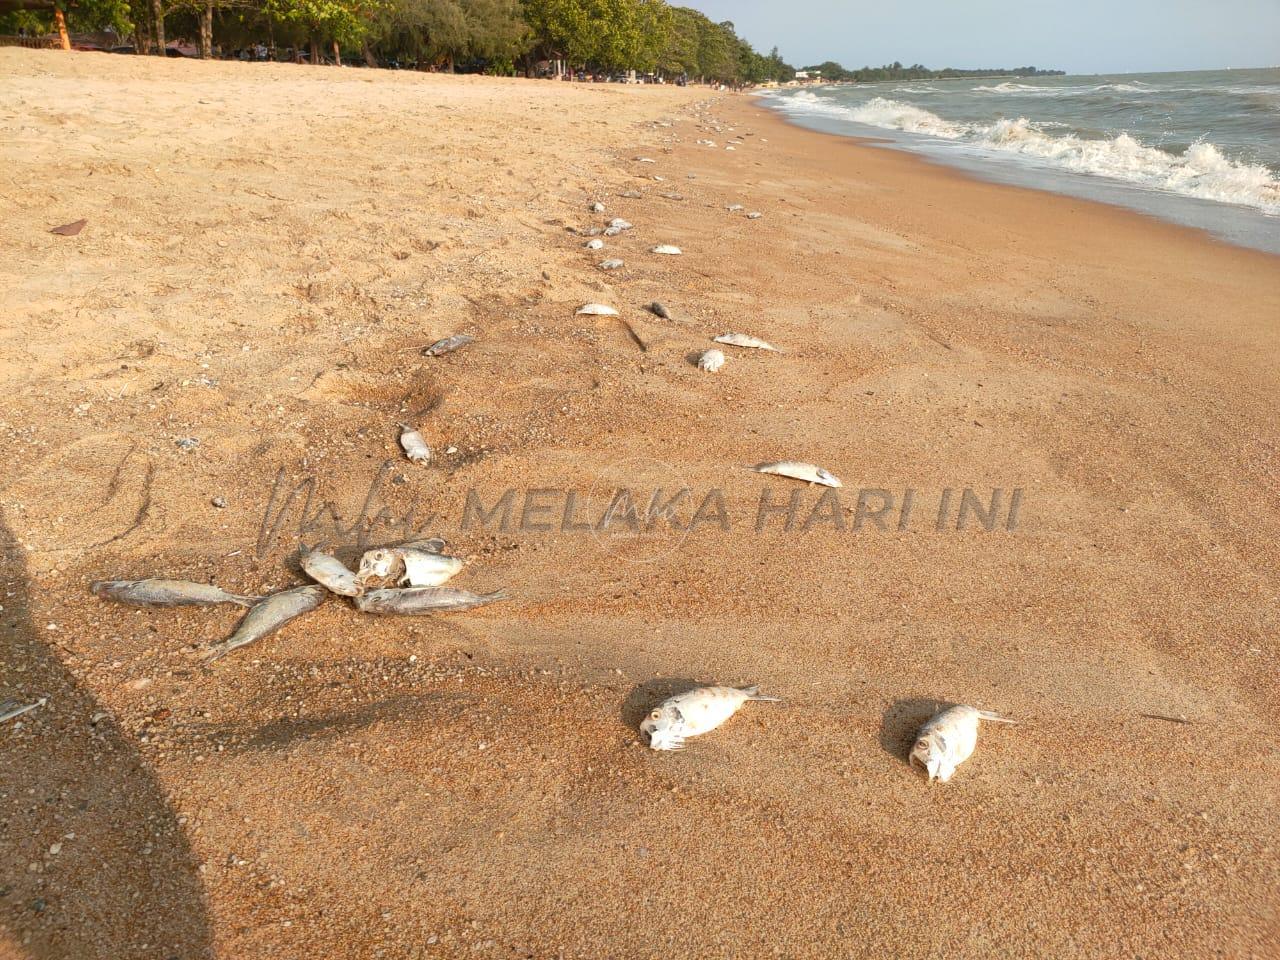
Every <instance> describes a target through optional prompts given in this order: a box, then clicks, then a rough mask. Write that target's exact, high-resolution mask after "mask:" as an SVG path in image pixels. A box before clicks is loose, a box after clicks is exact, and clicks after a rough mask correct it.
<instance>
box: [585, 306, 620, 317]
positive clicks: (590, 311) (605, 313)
mask: <svg viewBox="0 0 1280 960" xmlns="http://www.w3.org/2000/svg"><path fill="white" fill-rule="evenodd" d="M575 312H576V313H577V314H578V315H579V316H586V317H616V316H617V315H618V311H617V310H615V309H614V308H613V307H610V306H608V305H606V304H603V303H584V304H583V305H582V306H580V307H579V308H578V309H577V310H576V311H575Z"/></svg>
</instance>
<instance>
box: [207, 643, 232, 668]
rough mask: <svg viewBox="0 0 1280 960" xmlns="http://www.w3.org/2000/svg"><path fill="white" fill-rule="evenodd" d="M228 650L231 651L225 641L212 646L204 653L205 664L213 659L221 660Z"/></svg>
mask: <svg viewBox="0 0 1280 960" xmlns="http://www.w3.org/2000/svg"><path fill="white" fill-rule="evenodd" d="M230 652H231V648H230V647H228V646H227V645H226V644H225V643H220V644H218V645H217V646H216V647H214V648H213V649H212V650H210V651H209V652H208V653H206V654H205V655H204V664H205V666H208V665H209V664H211V663H213V662H214V661H215V660H221V659H222V658H223V657H225V656H226V655H227V654H228V653H230Z"/></svg>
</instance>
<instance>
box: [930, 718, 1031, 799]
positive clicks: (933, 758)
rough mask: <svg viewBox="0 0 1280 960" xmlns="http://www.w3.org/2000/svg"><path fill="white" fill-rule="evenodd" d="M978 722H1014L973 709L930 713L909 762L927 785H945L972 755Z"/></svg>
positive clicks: (975, 744)
mask: <svg viewBox="0 0 1280 960" xmlns="http://www.w3.org/2000/svg"><path fill="white" fill-rule="evenodd" d="M981 720H994V721H996V722H998V723H1017V722H1018V721H1016V720H1008V719H1005V718H1004V717H1002V716H1000V715H999V714H995V713H988V712H987V711H985V710H977V709H975V708H973V707H966V706H956V707H948V708H947V709H946V710H943V711H941V712H940V713H936V714H934V715H933V716H932V717H930V718H929V720H928V721H927V722H926V723H925V725H924V726H923V727H921V728H920V732H919V733H917V734H916V742H915V744H914V745H912V747H911V755H910V757H909V763H910V764H911V766H913V767H919V768H921V769H923V770H924V771H925V773H927V774H928V775H929V782H930V783H932V782H933V781H934V780H941V781H942V782H943V783H946V782H947V781H948V780H950V779H951V775H952V774H953V773H955V772H956V767H958V766H960V764H962V763H964V762H965V761H966V760H968V759H969V757H970V756H972V755H973V750H974V748H975V747H976V746H977V745H978V723H979V721H981Z"/></svg>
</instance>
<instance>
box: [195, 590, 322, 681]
mask: <svg viewBox="0 0 1280 960" xmlns="http://www.w3.org/2000/svg"><path fill="white" fill-rule="evenodd" d="M326 592H327V591H326V590H325V588H324V587H321V586H318V585H316V584H308V585H307V586H305V587H294V588H293V589H292V590H281V591H280V592H279V593H273V594H272V595H271V596H269V597H267V599H265V600H263V601H262V602H261V603H259V604H258V605H257V606H255V607H253V608H252V609H251V610H250V611H249V612H248V613H246V614H245V615H244V618H243V619H241V621H240V625H239V626H237V627H236V631H235V633H233V634H231V636H229V637H228V638H227V639H226V640H224V641H223V642H222V643H220V644H218V645H217V646H216V647H214V648H213V649H212V650H210V651H209V653H208V655H207V656H206V657H205V658H204V662H205V663H212V662H213V661H215V660H218V659H221V658H222V657H225V656H226V655H227V654H228V653H230V652H231V651H232V650H237V649H239V648H240V647H244V646H248V645H249V644H251V643H254V642H256V641H258V640H261V639H262V638H263V637H268V636H270V635H271V634H273V633H275V632H276V631H277V630H279V629H280V628H281V627H283V626H284V625H285V624H286V623H288V622H289V621H290V620H293V619H295V618H296V617H300V616H302V615H303V614H304V613H310V612H311V611H312V610H314V609H315V608H316V607H318V606H320V604H321V603H323V602H324V598H325V593H326Z"/></svg>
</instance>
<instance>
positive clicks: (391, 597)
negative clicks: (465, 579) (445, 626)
mask: <svg viewBox="0 0 1280 960" xmlns="http://www.w3.org/2000/svg"><path fill="white" fill-rule="evenodd" d="M506 598H507V595H506V593H505V592H504V591H502V590H499V591H497V592H496V593H472V592H471V591H470V590H458V589H456V588H455V587H405V588H404V589H401V590H396V589H386V590H370V591H369V592H368V593H366V594H365V595H364V596H362V597H357V598H356V601H355V602H356V609H357V610H360V611H361V612H363V613H375V614H382V615H387V616H406V617H410V616H417V615H419V614H428V613H448V612H449V611H452V610H470V609H471V608H472V607H481V606H484V605H485V604H486V603H493V602H494V601H496V600H505V599H506Z"/></svg>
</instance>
